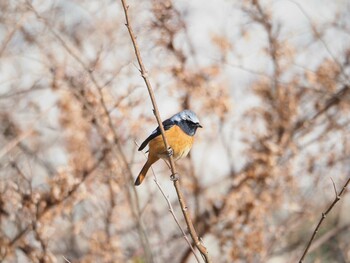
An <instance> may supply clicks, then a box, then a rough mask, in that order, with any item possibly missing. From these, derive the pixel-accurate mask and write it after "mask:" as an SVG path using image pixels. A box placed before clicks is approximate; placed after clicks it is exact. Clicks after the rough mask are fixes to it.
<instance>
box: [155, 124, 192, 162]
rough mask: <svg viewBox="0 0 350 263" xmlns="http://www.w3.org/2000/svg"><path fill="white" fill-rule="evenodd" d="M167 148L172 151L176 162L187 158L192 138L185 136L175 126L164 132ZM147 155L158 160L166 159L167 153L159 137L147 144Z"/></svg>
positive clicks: (161, 138)
mask: <svg viewBox="0 0 350 263" xmlns="http://www.w3.org/2000/svg"><path fill="white" fill-rule="evenodd" d="M165 135H166V138H167V140H168V144H169V146H170V147H171V148H172V149H173V157H174V159H175V161H176V160H178V159H181V158H184V157H186V156H187V154H188V153H189V151H190V150H191V148H192V145H193V136H189V135H187V134H186V133H185V132H183V131H182V130H181V128H180V127H179V126H177V125H174V126H173V127H171V128H170V129H169V130H167V131H165ZM149 154H150V155H151V156H154V157H155V156H157V157H158V158H163V159H167V158H168V156H167V153H166V149H165V146H164V142H163V137H162V136H161V135H159V136H157V137H156V138H154V139H153V140H152V141H150V143H149Z"/></svg>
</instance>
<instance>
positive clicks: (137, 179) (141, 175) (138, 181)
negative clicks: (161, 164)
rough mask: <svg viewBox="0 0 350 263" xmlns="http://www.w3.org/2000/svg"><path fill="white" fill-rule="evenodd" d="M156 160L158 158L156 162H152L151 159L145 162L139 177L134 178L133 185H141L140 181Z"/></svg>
mask: <svg viewBox="0 0 350 263" xmlns="http://www.w3.org/2000/svg"><path fill="white" fill-rule="evenodd" d="M157 160H158V158H157V159H156V160H154V159H153V158H151V159H150V158H149V159H148V160H147V162H146V163H145V165H144V166H143V167H142V170H141V172H140V173H139V176H138V177H137V178H136V181H135V185H140V184H141V183H142V181H143V180H144V179H145V177H146V174H147V172H148V169H149V168H150V167H151V165H152V164H154V163H155V162H156V161H157Z"/></svg>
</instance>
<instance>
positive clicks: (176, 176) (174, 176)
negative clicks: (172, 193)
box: [170, 173, 179, 182]
mask: <svg viewBox="0 0 350 263" xmlns="http://www.w3.org/2000/svg"><path fill="white" fill-rule="evenodd" d="M170 180H171V181H173V182H174V181H177V180H179V175H178V173H174V174H172V175H170Z"/></svg>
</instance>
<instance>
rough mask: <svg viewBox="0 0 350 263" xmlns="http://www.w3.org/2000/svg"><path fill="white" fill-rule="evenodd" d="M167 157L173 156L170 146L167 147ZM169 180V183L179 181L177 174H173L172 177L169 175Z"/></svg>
mask: <svg viewBox="0 0 350 263" xmlns="http://www.w3.org/2000/svg"><path fill="white" fill-rule="evenodd" d="M166 152H167V154H168V156H169V157H170V156H172V155H173V154H174V150H173V148H171V147H170V146H169V147H168V149H167V150H166ZM170 180H171V181H177V180H179V175H178V174H177V173H173V174H172V175H170Z"/></svg>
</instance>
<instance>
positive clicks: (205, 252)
mask: <svg viewBox="0 0 350 263" xmlns="http://www.w3.org/2000/svg"><path fill="white" fill-rule="evenodd" d="M121 3H122V5H123V9H124V14H125V20H126V24H125V25H126V27H127V29H128V31H129V35H130V38H131V41H132V44H133V47H134V52H135V55H136V58H137V62H138V64H139V66H140V69H139V70H140V72H141V76H142V78H143V80H144V81H145V84H146V86H147V90H148V93H149V96H150V98H151V101H152V105H153V112H154V115H155V117H156V119H157V122H158V126H159V129H160V132H161V134H162V138H163V142H164V146H165V149H167V150H169V149H170V148H169V144H168V141H167V138H166V136H165V132H164V127H163V124H162V121H161V118H160V114H159V110H158V106H157V103H156V99H155V96H154V93H153V89H152V86H151V83H150V81H149V79H148V74H147V71H146V68H145V66H144V64H143V61H142V58H141V54H140V51H139V48H138V45H137V43H136V37H135V34H134V32H133V30H132V28H131V25H130V20H129V15H128V9H129V6H127V4H126V0H121ZM169 163H170V169H171V179H172V181H173V183H174V187H175V189H176V193H177V196H178V200H179V203H180V206H181V210H182V213H183V215H184V218H185V220H186V224H187V227H188V229H189V232H190V234H191V237H192V240H193V242H194V244H195V246H196V247H197V249H198V250H199V251H200V253H201V254H202V256H203V257H204V259H205V262H207V263H209V262H211V260H210V258H209V254H208V250H207V248H206V247H205V246H204V245H203V244H202V243H201V242H200V240H199V238H198V235H197V233H196V231H195V229H194V226H193V223H192V220H191V217H190V215H189V213H188V210H187V205H186V202H185V199H184V197H183V194H182V192H181V190H180V183H179V181H178V176H177V172H176V168H175V163H174V159H173V157H172V156H171V155H170V154H169Z"/></svg>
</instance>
